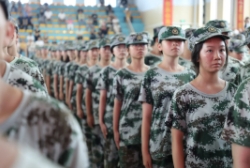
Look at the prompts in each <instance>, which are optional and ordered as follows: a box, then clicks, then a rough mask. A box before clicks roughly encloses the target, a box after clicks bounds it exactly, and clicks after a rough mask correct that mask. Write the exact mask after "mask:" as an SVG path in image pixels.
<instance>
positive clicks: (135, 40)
mask: <svg viewBox="0 0 250 168" xmlns="http://www.w3.org/2000/svg"><path fill="white" fill-rule="evenodd" d="M126 42H127V45H131V44H148V43H149V36H148V33H146V32H142V33H132V34H130V35H129V36H128V37H127V39H126Z"/></svg>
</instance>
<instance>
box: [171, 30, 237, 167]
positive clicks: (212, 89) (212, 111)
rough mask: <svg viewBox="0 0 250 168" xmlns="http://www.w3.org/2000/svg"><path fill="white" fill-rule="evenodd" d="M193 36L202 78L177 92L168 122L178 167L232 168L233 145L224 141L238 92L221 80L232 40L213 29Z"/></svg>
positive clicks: (196, 63)
mask: <svg viewBox="0 0 250 168" xmlns="http://www.w3.org/2000/svg"><path fill="white" fill-rule="evenodd" d="M192 36H193V44H192V45H193V46H194V47H193V48H194V49H193V52H192V62H193V64H194V66H195V68H196V69H197V74H198V76H197V77H196V78H195V79H194V80H193V81H191V82H190V83H187V84H185V85H183V86H181V87H180V88H178V89H177V90H176V91H175V93H174V95H173V98H172V103H171V107H170V111H169V114H168V117H167V122H166V124H167V126H168V127H170V128H171V133H172V134H171V135H172V155H173V161H174V166H175V167H178V168H184V167H186V168H193V167H202V168H210V167H223V168H231V167H232V163H233V160H232V155H231V147H230V144H229V143H227V142H226V141H224V140H222V139H221V138H220V135H221V132H222V130H223V125H224V122H225V119H226V116H227V114H228V112H229V107H230V104H231V101H232V98H233V95H234V94H235V91H236V88H237V87H236V86H235V85H234V84H232V83H229V82H226V81H224V80H222V79H221V78H220V77H219V71H220V70H221V69H223V67H224V66H226V64H227V60H228V53H227V45H226V42H225V40H226V39H228V36H225V35H223V34H221V31H220V29H217V28H215V27H212V26H209V27H203V28H200V29H197V30H196V31H195V32H194V33H193V35H192Z"/></svg>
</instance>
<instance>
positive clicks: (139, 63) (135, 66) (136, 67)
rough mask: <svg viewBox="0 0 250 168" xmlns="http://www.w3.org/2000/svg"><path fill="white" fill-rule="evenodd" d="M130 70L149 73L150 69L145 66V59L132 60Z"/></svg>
mask: <svg viewBox="0 0 250 168" xmlns="http://www.w3.org/2000/svg"><path fill="white" fill-rule="evenodd" d="M128 68H129V69H130V70H132V71H134V72H139V73H140V72H145V71H147V69H148V67H147V66H146V65H145V64H144V59H143V58H142V59H135V58H132V61H131V64H130V65H129V66H128Z"/></svg>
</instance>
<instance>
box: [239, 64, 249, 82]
mask: <svg viewBox="0 0 250 168" xmlns="http://www.w3.org/2000/svg"><path fill="white" fill-rule="evenodd" d="M241 74H242V80H244V79H247V78H249V77H250V62H249V63H246V64H244V66H243V68H242V69H241Z"/></svg>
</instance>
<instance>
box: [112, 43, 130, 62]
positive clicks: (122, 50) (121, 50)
mask: <svg viewBox="0 0 250 168" xmlns="http://www.w3.org/2000/svg"><path fill="white" fill-rule="evenodd" d="M113 53H114V55H115V58H116V59H125V58H127V56H128V50H127V47H126V45H125V44H120V45H117V46H115V47H114V48H113Z"/></svg>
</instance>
